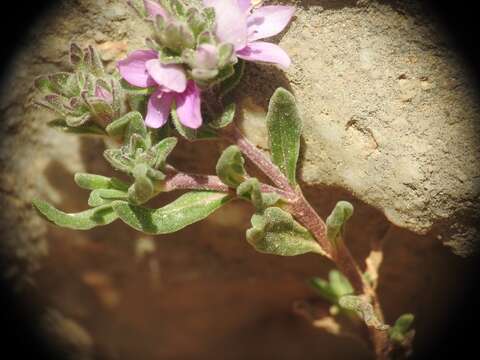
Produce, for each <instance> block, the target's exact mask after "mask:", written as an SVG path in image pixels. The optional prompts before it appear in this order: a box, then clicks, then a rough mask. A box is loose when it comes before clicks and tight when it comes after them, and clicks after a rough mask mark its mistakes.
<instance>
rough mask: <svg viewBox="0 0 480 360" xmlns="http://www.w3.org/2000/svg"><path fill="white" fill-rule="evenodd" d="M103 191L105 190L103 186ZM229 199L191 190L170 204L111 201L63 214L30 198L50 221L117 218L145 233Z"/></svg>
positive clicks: (67, 223) (82, 224)
mask: <svg viewBox="0 0 480 360" xmlns="http://www.w3.org/2000/svg"><path fill="white" fill-rule="evenodd" d="M104 190H105V189H104ZM230 199H231V198H230V197H229V196H228V195H227V194H222V193H216V192H211V191H192V192H189V193H186V194H184V195H182V196H181V197H179V198H178V199H176V200H175V201H173V202H172V203H170V204H168V205H166V206H164V207H162V208H159V209H148V208H145V207H141V206H135V205H132V204H129V203H128V202H126V201H119V200H115V201H112V202H110V203H109V204H105V205H101V206H98V207H96V208H93V209H90V210H86V211H82V212H79V213H73V214H67V213H65V212H62V211H60V210H57V209H56V208H55V207H53V206H52V205H50V204H48V203H47V202H44V201H41V200H34V201H33V205H34V206H35V208H36V209H37V211H38V212H39V213H40V214H41V215H43V216H44V217H45V218H46V219H48V220H49V221H51V222H52V223H54V224H56V225H58V226H62V227H66V228H70V229H75V230H89V229H92V228H94V227H96V226H102V225H107V224H110V223H112V222H113V221H115V220H117V219H121V220H122V221H123V222H124V223H126V224H127V225H129V226H131V227H132V228H134V229H136V230H138V231H142V232H144V233H147V234H154V235H158V234H169V233H173V232H176V231H179V230H181V229H183V228H184V227H186V226H188V225H191V224H193V223H195V222H198V221H200V220H203V219H205V218H206V217H208V216H209V215H210V214H212V213H213V212H214V211H215V210H217V209H219V208H220V207H221V206H223V205H224V204H226V203H227V202H228V201H229V200H230Z"/></svg>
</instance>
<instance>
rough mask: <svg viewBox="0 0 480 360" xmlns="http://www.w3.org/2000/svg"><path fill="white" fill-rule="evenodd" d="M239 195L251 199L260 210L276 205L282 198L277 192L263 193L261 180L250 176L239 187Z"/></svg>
mask: <svg viewBox="0 0 480 360" xmlns="http://www.w3.org/2000/svg"><path fill="white" fill-rule="evenodd" d="M237 196H238V197H239V198H242V199H245V200H247V201H250V202H251V203H252V204H253V206H255V208H256V209H257V210H258V211H259V212H263V211H264V210H265V209H266V208H268V207H271V206H274V205H275V204H276V203H277V202H278V201H279V200H280V196H279V195H278V194H276V193H262V192H261V190H260V182H259V181H258V179H256V178H249V179H247V180H245V181H244V182H242V183H241V184H240V185H239V186H238V187H237Z"/></svg>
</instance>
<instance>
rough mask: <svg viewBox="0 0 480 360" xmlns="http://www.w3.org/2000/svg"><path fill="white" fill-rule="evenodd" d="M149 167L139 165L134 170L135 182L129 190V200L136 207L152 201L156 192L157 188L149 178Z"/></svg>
mask: <svg viewBox="0 0 480 360" xmlns="http://www.w3.org/2000/svg"><path fill="white" fill-rule="evenodd" d="M148 170H149V166H148V165H146V164H137V165H135V167H134V168H133V171H132V175H133V177H134V178H135V182H134V183H133V184H132V186H130V188H129V189H128V199H129V201H130V202H131V203H133V204H135V205H141V204H143V203H146V202H147V201H148V200H150V199H151V198H152V196H153V193H154V191H155V186H154V184H153V182H152V180H150V178H149V177H148V175H147V173H148Z"/></svg>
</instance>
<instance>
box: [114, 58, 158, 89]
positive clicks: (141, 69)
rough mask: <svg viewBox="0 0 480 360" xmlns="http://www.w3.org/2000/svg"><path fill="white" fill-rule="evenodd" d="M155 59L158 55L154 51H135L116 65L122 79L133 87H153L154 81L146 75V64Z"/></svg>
mask: <svg viewBox="0 0 480 360" xmlns="http://www.w3.org/2000/svg"><path fill="white" fill-rule="evenodd" d="M157 58H158V54H157V52H156V51H154V50H137V51H134V52H132V53H131V54H130V55H128V57H127V58H126V59H124V60H121V61H119V62H118V63H117V67H118V71H119V72H120V75H121V76H122V78H124V79H125V80H126V81H127V82H128V83H130V84H131V85H133V86H138V87H142V88H145V87H150V86H154V85H155V81H154V80H153V78H152V77H151V76H150V75H149V74H148V71H147V67H146V62H147V61H149V60H152V59H157Z"/></svg>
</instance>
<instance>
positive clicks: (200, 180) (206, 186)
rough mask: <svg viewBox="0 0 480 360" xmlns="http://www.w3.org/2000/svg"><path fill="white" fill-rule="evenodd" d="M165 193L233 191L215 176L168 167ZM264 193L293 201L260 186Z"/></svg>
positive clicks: (277, 190)
mask: <svg viewBox="0 0 480 360" xmlns="http://www.w3.org/2000/svg"><path fill="white" fill-rule="evenodd" d="M162 190H163V191H174V190H211V191H219V192H225V193H228V192H232V191H234V190H233V189H231V188H229V187H228V186H227V185H225V184H224V183H223V182H222V181H221V180H220V178H219V177H217V176H213V175H202V174H190V173H185V172H181V171H178V170H177V169H175V168H174V167H173V166H167V177H166V179H165V180H164V185H163V189H162ZM260 190H261V191H262V192H274V193H277V194H278V195H280V196H281V197H282V198H284V199H285V200H287V201H292V200H293V198H292V194H291V193H289V192H286V191H284V190H281V189H277V188H276V187H274V186H270V185H267V184H260Z"/></svg>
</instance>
